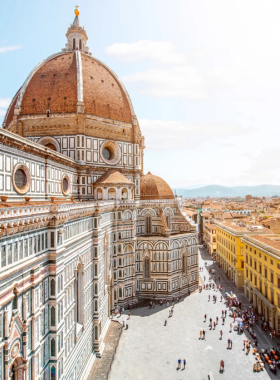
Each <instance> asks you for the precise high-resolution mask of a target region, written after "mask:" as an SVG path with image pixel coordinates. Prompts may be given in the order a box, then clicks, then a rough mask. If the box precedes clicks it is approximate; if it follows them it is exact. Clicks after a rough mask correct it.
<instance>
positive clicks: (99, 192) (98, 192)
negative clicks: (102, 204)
mask: <svg viewBox="0 0 280 380" xmlns="http://www.w3.org/2000/svg"><path fill="white" fill-rule="evenodd" d="M102 198H103V192H102V189H97V199H98V200H101V199H102Z"/></svg>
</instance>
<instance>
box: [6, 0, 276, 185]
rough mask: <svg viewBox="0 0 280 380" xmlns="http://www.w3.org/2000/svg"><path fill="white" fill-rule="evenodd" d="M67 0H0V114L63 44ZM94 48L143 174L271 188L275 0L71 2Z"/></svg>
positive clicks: (70, 14)
mask: <svg viewBox="0 0 280 380" xmlns="http://www.w3.org/2000/svg"><path fill="white" fill-rule="evenodd" d="M75 5H77V4H76V1H75V2H74V1H72V0H59V1H52V0H49V1H47V2H45V1H35V0H34V1H31V0H30V1H29V0H26V1H24V2H23V1H22V0H11V1H7V2H2V3H1V13H0V122H1V123H2V121H3V118H4V114H5V109H6V108H7V107H8V105H9V102H10V99H11V98H12V97H13V96H14V94H15V93H16V91H17V90H18V88H19V87H20V86H21V85H22V83H23V81H24V80H25V78H26V77H27V75H28V74H29V72H30V71H31V70H32V69H33V67H34V66H35V65H36V64H37V63H38V62H40V61H41V60H42V59H44V58H46V57H47V56H49V55H51V54H53V53H55V52H58V51H60V50H61V48H63V47H64V46H65V43H66V38H65V33H66V31H67V28H68V26H69V25H70V23H72V22H73V19H74V8H75ZM78 5H79V6H80V12H81V14H80V20H81V23H82V24H83V25H84V26H85V29H86V31H87V34H88V37H89V41H88V46H89V47H90V51H91V52H92V54H93V56H95V57H97V58H98V59H100V60H102V61H103V62H105V63H106V64H107V65H109V66H110V67H111V68H112V69H113V70H114V71H115V72H116V73H117V75H118V76H119V77H120V78H121V80H122V81H123V82H124V84H125V86H126V87H127V89H128V92H129V94H130V97H131V99H132V102H133V105H134V108H135V111H136V114H137V117H138V119H139V122H140V126H141V130H142V133H143V134H144V136H145V138H146V149H145V172H147V171H149V170H150V171H151V172H152V173H153V174H156V175H159V176H162V177H163V178H164V179H165V180H166V181H167V182H169V184H170V185H171V186H173V187H174V186H180V187H183V186H189V185H194V184H214V183H215V184H220V185H225V186H230V185H242V184H244V185H257V184H264V183H267V184H280V170H278V167H279V166H280V165H279V156H280V155H279V141H280V131H279V125H280V107H279V101H280V22H279V19H280V2H279V0H275V1H269V0H263V1H257V0H252V1H249V0H242V1H238V0H235V1H232V0H231V1H228V0H220V1H218V0H217V1H216V0H211V1H209V0H204V1H203V0H196V1H193V0H190V1H188V0H182V1H180V0H172V1H170V0H104V1H97V0H80V1H79V2H78Z"/></svg>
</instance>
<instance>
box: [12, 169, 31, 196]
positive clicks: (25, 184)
mask: <svg viewBox="0 0 280 380" xmlns="http://www.w3.org/2000/svg"><path fill="white" fill-rule="evenodd" d="M30 183H31V178H30V173H29V170H28V168H27V167H26V166H25V165H21V164H20V165H16V166H15V168H14V171H13V185H14V188H15V189H16V191H17V192H18V193H19V194H25V193H27V191H28V190H29V188H30Z"/></svg>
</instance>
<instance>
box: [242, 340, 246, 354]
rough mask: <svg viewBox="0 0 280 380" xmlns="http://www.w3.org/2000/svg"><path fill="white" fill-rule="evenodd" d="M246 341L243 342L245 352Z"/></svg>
mask: <svg viewBox="0 0 280 380" xmlns="http://www.w3.org/2000/svg"><path fill="white" fill-rule="evenodd" d="M245 346H246V340H243V351H245Z"/></svg>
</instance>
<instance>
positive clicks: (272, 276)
mask: <svg viewBox="0 0 280 380" xmlns="http://www.w3.org/2000/svg"><path fill="white" fill-rule="evenodd" d="M243 242H244V243H243V244H244V257H245V279H244V291H245V295H246V296H247V297H248V298H249V300H250V302H251V303H252V304H253V305H254V307H255V308H257V310H258V313H259V314H260V315H261V316H264V318H265V320H266V321H267V322H269V326H270V328H271V329H275V330H276V333H277V334H280V236H279V235H275V234H270V235H265V236H260V235H253V236H244V239H243Z"/></svg>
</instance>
